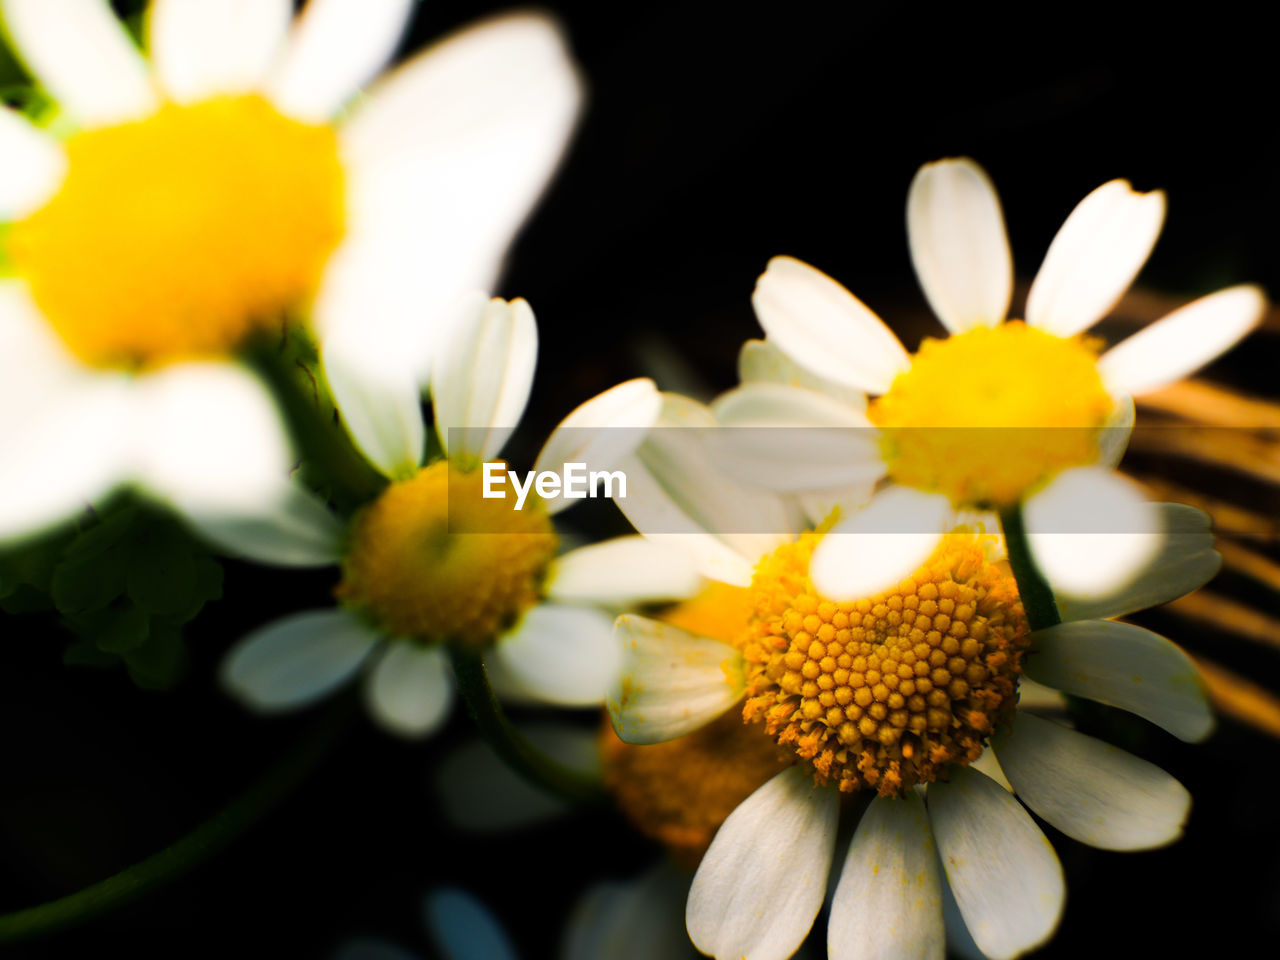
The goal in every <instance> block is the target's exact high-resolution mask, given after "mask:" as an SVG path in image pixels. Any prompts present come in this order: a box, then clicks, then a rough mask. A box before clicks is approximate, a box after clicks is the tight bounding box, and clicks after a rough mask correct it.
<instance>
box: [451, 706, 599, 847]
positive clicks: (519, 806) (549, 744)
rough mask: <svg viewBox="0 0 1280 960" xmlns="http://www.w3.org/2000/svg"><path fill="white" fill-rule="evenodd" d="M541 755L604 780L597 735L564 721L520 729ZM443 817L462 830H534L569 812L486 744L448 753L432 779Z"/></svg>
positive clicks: (584, 774) (465, 746)
mask: <svg viewBox="0 0 1280 960" xmlns="http://www.w3.org/2000/svg"><path fill="white" fill-rule="evenodd" d="M519 732H520V734H521V735H522V736H523V737H524V738H525V739H526V740H528V741H529V743H530V744H531V745H532V746H533V747H534V748H535V749H537V750H538V751H539V752H540V753H542V754H544V755H546V756H547V757H550V758H551V759H552V760H555V761H556V762H557V763H559V764H561V765H562V766H564V767H568V768H569V769H571V770H575V771H577V772H579V773H581V774H582V775H583V776H590V777H599V776H600V750H599V747H598V746H597V743H596V741H597V739H598V737H599V735H598V733H596V731H594V730H584V729H582V728H580V727H572V726H569V725H567V724H565V723H554V722H546V723H541V724H528V725H523V724H522V725H521V726H520V728H519ZM434 780H435V787H436V795H437V796H438V797H439V798H440V805H441V807H442V809H443V812H444V815H445V818H446V819H447V821H448V822H449V823H450V824H451V825H453V826H457V827H460V828H462V829H463V830H471V831H475V832H478V833H494V832H498V831H504V830H512V829H516V828H519V827H525V826H531V825H533V824H536V823H541V822H544V821H546V820H550V819H552V818H554V817H556V816H559V815H561V814H565V813H568V812H569V809H570V808H569V806H568V805H567V804H566V803H565V802H564V801H563V800H560V799H559V798H557V797H555V796H553V795H552V794H550V793H548V792H547V791H546V790H545V789H544V788H542V787H540V786H537V785H535V784H533V783H531V782H530V781H529V780H527V779H525V777H523V776H522V775H520V774H519V773H516V772H515V771H514V770H512V769H511V767H510V766H508V765H507V764H506V762H505V761H503V760H502V759H501V758H500V757H499V756H498V755H497V754H496V753H494V752H493V750H492V748H490V747H489V745H488V744H486V743H485V742H484V741H483V740H478V739H477V740H472V741H471V742H469V743H466V744H464V745H463V746H461V747H459V748H458V749H457V750H455V751H453V752H452V753H450V754H449V755H447V756H446V757H445V758H444V760H443V761H442V762H441V763H440V764H439V766H438V767H437V772H436V775H435V776H434Z"/></svg>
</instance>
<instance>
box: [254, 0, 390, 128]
mask: <svg viewBox="0 0 1280 960" xmlns="http://www.w3.org/2000/svg"><path fill="white" fill-rule="evenodd" d="M411 7H412V3H411V0H311V2H310V3H309V4H307V8H306V10H305V11H303V14H302V17H301V18H300V19H299V21H298V23H297V25H296V26H295V27H294V30H293V35H292V36H291V37H290V38H289V42H288V45H287V46H286V48H285V50H284V53H283V55H282V56H281V58H280V60H279V62H278V63H277V64H276V67H275V69H274V70H273V71H272V76H271V79H270V80H269V82H268V85H267V93H268V95H269V96H270V97H271V100H272V102H273V103H275V105H276V106H277V107H279V108H280V110H281V111H282V112H283V113H286V114H288V115H289V116H292V117H296V118H297V119H299V120H304V121H307V122H309V123H323V122H324V121H326V120H328V119H329V118H330V117H331V116H333V115H334V114H335V113H337V112H338V110H339V109H340V108H341V107H342V106H343V104H345V103H346V102H347V101H348V100H349V99H351V97H352V95H353V94H354V93H355V92H356V91H357V90H359V89H360V87H362V86H364V85H365V84H366V83H368V82H369V80H370V79H372V78H373V76H374V74H376V73H377V72H378V71H379V70H380V69H382V66H383V64H385V63H386V62H387V60H389V59H390V58H391V54H392V51H394V50H395V48H396V44H398V43H399V42H400V34H401V33H402V32H403V30H404V25H405V22H406V21H407V20H408V19H409V11H410V9H411Z"/></svg>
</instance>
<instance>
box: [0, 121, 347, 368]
mask: <svg viewBox="0 0 1280 960" xmlns="http://www.w3.org/2000/svg"><path fill="white" fill-rule="evenodd" d="M66 153H67V159H68V169H67V175H66V179H65V180H64V181H63V183H62V186H61V188H60V189H59V191H58V193H57V194H56V195H55V196H54V197H53V198H52V199H51V200H50V201H49V202H48V203H47V204H45V205H44V207H42V208H41V209H39V210H37V211H36V212H35V213H33V214H31V215H30V216H29V217H27V218H26V219H25V220H23V221H21V222H19V223H16V224H14V225H13V228H12V230H11V231H10V234H9V238H8V247H9V254H10V256H11V258H12V261H13V265H14V268H15V270H16V271H17V272H18V274H19V275H21V276H22V277H24V278H25V279H26V280H27V282H28V283H29V284H30V288H31V292H32V294H33V296H34V297H35V300H36V303H37V304H38V305H39V307H40V309H41V311H42V312H43V313H44V315H45V316H46V317H47V318H48V320H49V322H50V323H51V324H52V325H53V327H54V328H55V329H56V330H57V332H58V334H59V335H60V336H61V337H62V339H63V340H64V341H65V342H66V344H67V346H68V348H70V350H71V351H72V352H73V353H75V354H76V355H77V356H78V357H79V358H80V359H82V360H83V361H84V362H85V363H88V364H93V365H97V366H121V365H123V366H138V365H142V366H149V365H156V364H161V363H165V362H169V361H173V360H180V359H189V358H193V357H207V356H211V355H220V354H226V353H227V352H229V351H231V350H233V349H234V348H235V347H236V346H238V345H239V344H241V343H242V342H243V341H244V340H245V338H246V337H248V336H249V335H250V334H251V333H253V332H254V331H255V330H259V329H263V328H266V327H269V326H271V325H272V324H278V323H279V322H280V320H281V319H282V317H283V316H284V315H285V314H286V313H288V312H289V311H293V310H297V309H299V308H300V307H302V306H305V305H306V301H307V300H308V299H309V297H310V296H311V295H312V294H313V293H314V292H315V290H316V288H317V285H318V283H319V280H320V276H321V272H322V270H323V269H324V265H325V262H326V260H327V259H328V257H329V255H330V254H331V253H332V252H333V250H334V248H335V247H336V246H337V245H338V241H339V240H340V239H341V238H342V234H343V228H344V219H345V210H344V191H343V173H342V166H341V163H340V161H339V157H338V143H337V137H336V135H335V132H334V130H333V129H332V128H331V127H327V126H312V125H308V124H303V123H299V122H298V121H296V120H291V119H289V118H287V117H285V116H283V115H282V114H280V113H279V112H277V111H276V109H275V108H274V107H272V106H271V105H270V104H269V103H268V102H267V101H266V100H264V99H262V98H261V97H257V96H243V97H219V98H216V99H212V100H207V101H205V102H202V103H198V104H195V105H193V106H176V105H173V104H166V105H164V106H162V107H161V108H160V109H159V110H158V111H157V112H156V113H155V114H153V115H152V116H150V117H148V118H147V119H145V120H141V121H137V122H133V123H125V124H120V125H118V126H113V127H104V128H100V129H96V130H87V131H85V132H83V133H79V134H76V135H75V136H73V137H72V138H71V139H70V140H68V141H67V143H66Z"/></svg>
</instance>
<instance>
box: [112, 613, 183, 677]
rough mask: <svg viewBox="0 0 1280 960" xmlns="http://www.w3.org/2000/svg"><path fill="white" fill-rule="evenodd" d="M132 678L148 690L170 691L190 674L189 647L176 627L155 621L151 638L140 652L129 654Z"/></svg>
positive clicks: (128, 662)
mask: <svg viewBox="0 0 1280 960" xmlns="http://www.w3.org/2000/svg"><path fill="white" fill-rule="evenodd" d="M124 662H125V666H126V667H127V668H128V670H129V678H130V679H131V680H133V682H134V683H136V684H137V685H138V686H139V687H142V688H143V689H144V690H168V689H169V688H171V687H172V686H173V685H174V684H176V683H177V682H178V681H179V680H181V679H182V676H183V674H185V673H186V670H187V646H186V643H185V642H184V641H183V639H182V630H181V628H180V627H178V626H177V625H176V624H173V623H169V622H165V621H161V620H153V621H152V624H151V635H150V636H149V637H148V638H147V642H146V643H144V644H143V645H142V646H141V647H139V648H138V649H137V650H134V651H132V652H130V653H127V654H125V656H124Z"/></svg>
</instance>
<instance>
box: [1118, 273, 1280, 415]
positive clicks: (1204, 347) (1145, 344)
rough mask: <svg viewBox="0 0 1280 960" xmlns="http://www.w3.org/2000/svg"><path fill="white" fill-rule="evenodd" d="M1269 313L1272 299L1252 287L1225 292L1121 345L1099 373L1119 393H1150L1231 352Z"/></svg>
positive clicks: (1164, 319) (1190, 306)
mask: <svg viewBox="0 0 1280 960" xmlns="http://www.w3.org/2000/svg"><path fill="white" fill-rule="evenodd" d="M1266 309H1267V298H1266V296H1265V295H1264V294H1263V292H1262V290H1261V289H1259V288H1258V287H1255V286H1253V285H1251V284H1242V285H1240V286H1236V287H1228V288H1227V289H1225V290H1219V291H1218V292H1217V293H1211V294H1209V295H1208V296H1206V297H1201V298H1200V299H1199V300H1196V301H1194V302H1192V303H1189V304H1187V305H1186V306H1185V307H1180V308H1178V309H1177V310H1175V311H1173V313H1171V314H1169V315H1168V316H1165V317H1162V318H1161V319H1159V320H1157V321H1156V322H1155V323H1153V324H1151V325H1150V326H1149V327H1147V328H1146V329H1144V330H1139V331H1138V332H1137V333H1135V334H1134V335H1133V336H1131V337H1129V338H1128V339H1127V340H1124V341H1122V342H1121V343H1118V344H1116V345H1115V346H1114V347H1112V348H1111V349H1110V350H1108V351H1107V352H1106V353H1104V354H1103V355H1102V357H1101V359H1099V360H1098V372H1099V373H1100V374H1102V380H1103V382H1104V383H1105V384H1106V386H1107V389H1108V390H1110V391H1112V392H1113V393H1128V394H1134V395H1141V394H1144V393H1150V392H1151V391H1152V390H1157V389H1159V388H1160V387H1163V386H1165V385H1166V384H1169V383H1172V382H1173V381H1175V380H1180V379H1182V378H1183V377H1185V376H1188V375H1189V374H1192V373H1194V372H1195V371H1197V370H1199V369H1200V368H1201V367H1203V366H1204V365H1205V364H1206V363H1208V362H1209V361H1211V360H1214V359H1216V358H1217V357H1219V356H1221V355H1222V354H1223V353H1226V352H1227V351H1228V350H1230V349H1231V348H1232V347H1233V346H1235V345H1236V344H1237V343H1238V342H1239V341H1240V340H1241V339H1243V338H1244V337H1245V335H1246V334H1248V333H1249V331H1250V330H1252V329H1253V328H1254V327H1255V326H1257V325H1258V323H1259V322H1260V321H1261V320H1262V316H1263V314H1264V313H1265V312H1266Z"/></svg>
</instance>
